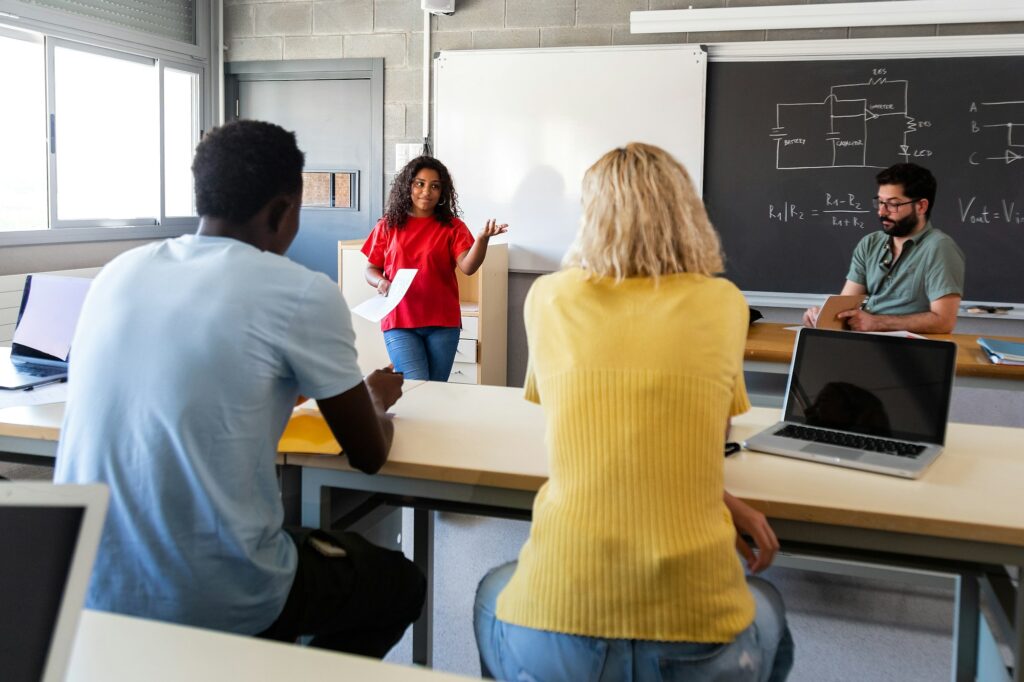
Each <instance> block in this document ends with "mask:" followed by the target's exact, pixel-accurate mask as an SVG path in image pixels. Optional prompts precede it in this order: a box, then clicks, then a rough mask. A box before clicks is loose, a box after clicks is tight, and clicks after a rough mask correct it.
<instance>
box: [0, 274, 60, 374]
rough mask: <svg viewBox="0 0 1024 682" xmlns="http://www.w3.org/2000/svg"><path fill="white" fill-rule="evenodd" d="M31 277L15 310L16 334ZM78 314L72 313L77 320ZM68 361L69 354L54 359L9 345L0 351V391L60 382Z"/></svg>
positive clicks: (37, 352)
mask: <svg viewBox="0 0 1024 682" xmlns="http://www.w3.org/2000/svg"><path fill="white" fill-rule="evenodd" d="M33 276H34V275H28V276H27V277H25V288H24V289H23V290H22V292H21V306H20V307H19V308H18V320H17V323H16V324H15V325H14V328H15V331H17V328H18V324H20V323H21V318H22V316H23V315H24V314H25V308H26V306H27V305H28V301H29V296H30V294H31V291H32V278H33ZM78 312H79V310H75V311H73V314H74V315H76V317H77V314H78ZM72 328H73V325H72ZM67 341H68V345H70V341H71V340H70V339H67ZM7 354H9V356H10V358H9V360H8V358H6V357H3V356H4V355H7ZM69 358H70V354H69V355H68V357H65V358H57V357H54V356H52V355H49V354H47V353H44V352H42V351H39V350H36V349H35V348H30V347H28V346H25V345H23V344H20V343H12V344H11V347H10V348H0V390H7V391H21V390H25V389H30V388H33V387H35V386H41V385H44V384H51V383H54V382H56V381H64V380H66V379H67V376H68V359H69Z"/></svg>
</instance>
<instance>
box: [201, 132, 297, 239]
mask: <svg viewBox="0 0 1024 682" xmlns="http://www.w3.org/2000/svg"><path fill="white" fill-rule="evenodd" d="M304 163H305V155H304V154H303V153H302V152H301V151H300V150H299V147H298V145H297V144H296V142H295V133H292V132H289V131H287V130H285V129H284V128H282V127H281V126H279V125H275V124H273V123H266V122H264V121H249V120H238V121H231V122H230V123H226V124H224V125H222V126H220V127H219V128H214V129H213V130H211V131H209V132H207V133H206V135H205V136H203V140H202V142H200V143H199V146H198V147H196V155H195V158H194V159H193V161H192V175H193V177H194V178H195V183H196V210H197V211H198V212H199V215H200V216H211V217H216V218H223V219H224V220H230V221H232V222H238V223H242V222H245V221H246V220H248V219H249V218H251V217H252V216H254V215H255V214H256V213H257V212H258V211H259V210H260V209H261V208H263V207H264V206H265V205H266V204H267V202H268V201H270V200H271V199H272V198H274V197H275V196H277V195H278V194H294V193H296V192H299V191H300V190H301V189H302V166H303V164H304Z"/></svg>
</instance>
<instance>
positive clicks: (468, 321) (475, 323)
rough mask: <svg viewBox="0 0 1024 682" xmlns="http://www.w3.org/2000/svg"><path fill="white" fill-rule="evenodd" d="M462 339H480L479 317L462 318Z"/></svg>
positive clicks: (460, 336) (460, 335)
mask: <svg viewBox="0 0 1024 682" xmlns="http://www.w3.org/2000/svg"><path fill="white" fill-rule="evenodd" d="M459 338H460V339H479V338H480V318H479V317H467V316H465V315H463V316H462V332H461V333H460V334H459Z"/></svg>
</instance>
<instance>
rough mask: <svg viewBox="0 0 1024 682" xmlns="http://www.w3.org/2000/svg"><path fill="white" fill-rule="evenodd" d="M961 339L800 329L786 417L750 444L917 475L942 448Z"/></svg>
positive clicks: (807, 457) (787, 454)
mask: <svg viewBox="0 0 1024 682" xmlns="http://www.w3.org/2000/svg"><path fill="white" fill-rule="evenodd" d="M955 372H956V344H954V343H952V342H950V341H935V340H931V339H914V338H901V337H894V336H883V335H876V334H862V333H857V332H842V331H828V330H820V329H801V330H800V332H799V333H798V335H797V341H796V348H795V350H794V353H793V360H792V364H791V365H790V370H789V381H788V382H787V386H786V398H785V404H784V405H783V414H782V421H780V422H778V423H777V424H775V425H774V426H772V427H770V428H768V429H765V430H763V431H761V432H760V433H758V434H756V435H754V436H753V437H751V438H749V439H748V440H747V441H746V442H745V443H744V446H745V447H746V448H747V449H749V450H756V451H760V452H766V453H769V454H775V455H782V456H785V457H794V458H797V459H804V460H808V461H812V462H821V463H824V464H832V465H835V466H842V467H849V468H851V469H861V470H865V471H873V472H877V473H882V474H889V475H892V476H901V477H904V478H917V477H919V476H920V475H921V474H923V473H924V471H925V470H926V469H927V468H928V466H929V465H931V463H932V462H934V461H935V459H936V458H937V457H938V456H939V454H941V452H942V448H943V446H944V444H945V437H946V425H947V423H948V420H949V404H950V399H951V396H952V392H953V377H954V375H955Z"/></svg>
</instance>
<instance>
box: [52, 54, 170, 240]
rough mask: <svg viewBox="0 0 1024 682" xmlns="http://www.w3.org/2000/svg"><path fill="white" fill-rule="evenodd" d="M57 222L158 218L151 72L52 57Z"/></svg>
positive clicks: (98, 60) (85, 57)
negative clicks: (55, 130) (55, 117)
mask: <svg viewBox="0 0 1024 682" xmlns="http://www.w3.org/2000/svg"><path fill="white" fill-rule="evenodd" d="M54 94H55V99H54V107H55V112H56V115H57V120H56V129H57V135H56V139H57V149H56V157H57V219H58V220H88V219H98V220H102V219H113V220H125V219H131V218H145V219H150V220H155V219H156V217H157V215H158V214H159V205H160V204H159V202H160V195H159V191H158V190H159V183H160V174H159V165H158V164H159V142H160V138H159V116H158V112H159V109H158V101H159V100H158V97H157V78H156V66H155V65H154V64H153V63H152V62H149V63H140V62H137V61H129V60H127V59H118V58H116V57H110V56H106V55H99V54H92V53H90V52H85V51H81V50H74V49H71V48H66V47H59V46H58V47H56V48H55V49H54Z"/></svg>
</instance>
